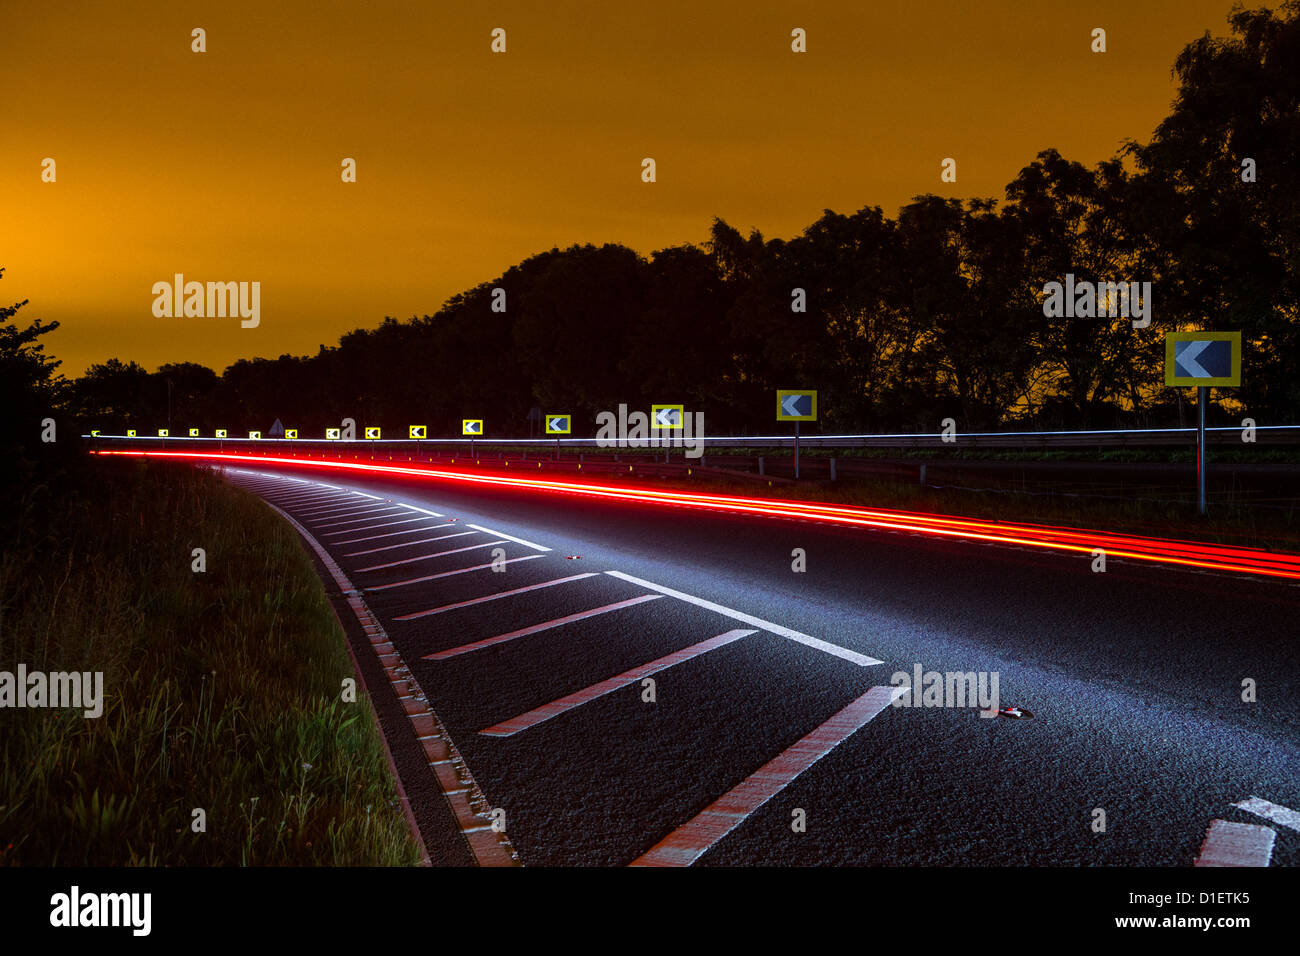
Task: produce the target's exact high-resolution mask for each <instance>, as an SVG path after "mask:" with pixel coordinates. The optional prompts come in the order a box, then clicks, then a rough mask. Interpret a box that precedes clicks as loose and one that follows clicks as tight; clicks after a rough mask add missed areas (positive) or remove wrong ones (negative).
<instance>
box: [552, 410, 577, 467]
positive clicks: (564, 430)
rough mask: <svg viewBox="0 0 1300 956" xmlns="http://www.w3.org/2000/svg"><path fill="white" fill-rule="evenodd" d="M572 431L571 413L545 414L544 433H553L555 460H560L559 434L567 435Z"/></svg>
mask: <svg viewBox="0 0 1300 956" xmlns="http://www.w3.org/2000/svg"><path fill="white" fill-rule="evenodd" d="M572 431H573V416H572V415H547V416H546V434H548V435H555V436H556V438H555V460H556V461H559V460H560V438H559V436H560V435H567V434H569V433H570V432H572Z"/></svg>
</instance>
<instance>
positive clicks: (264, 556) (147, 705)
mask: <svg viewBox="0 0 1300 956" xmlns="http://www.w3.org/2000/svg"><path fill="white" fill-rule="evenodd" d="M70 487H71V490H70V491H69V492H68V493H65V494H64V495H62V496H61V497H60V499H59V500H57V501H54V502H49V503H47V506H46V507H44V508H43V509H39V510H40V511H41V512H42V514H43V515H44V517H42V518H40V519H39V520H38V521H32V520H27V521H26V522H25V523H24V525H23V526H22V527H20V529H19V530H18V532H17V533H16V535H15V536H13V538H12V540H9V541H6V542H5V550H4V552H3V555H2V556H0V670H8V671H13V670H14V669H15V667H16V665H17V664H18V663H20V662H21V663H25V664H26V665H27V666H28V669H29V670H42V671H62V670H80V671H103V672H104V697H105V703H104V712H103V715H102V716H101V717H99V718H98V719H88V718H86V717H84V716H83V714H82V711H80V710H53V709H43V710H35V709H22V710H13V709H8V708H5V709H0V863H4V864H10V865H24V864H26V865H122V864H145V865H220V864H244V865H281V864H285V865H329V864H342V865H349V864H359V865H407V864H414V863H415V862H417V860H418V850H417V848H416V845H415V843H414V842H413V840H412V838H411V835H410V833H409V832H408V830H407V826H406V822H405V818H404V816H403V814H402V812H401V809H400V807H399V805H398V803H397V798H396V793H395V788H394V785H393V781H392V779H391V777H390V775H389V771H388V766H387V763H386V761H385V759H384V756H383V750H382V746H381V743H380V739H379V736H378V730H377V728H376V727H375V725H374V720H373V718H372V716H371V714H370V711H369V709H368V708H367V706H366V704H365V703H364V700H360V701H358V702H357V703H344V702H342V700H341V693H340V692H341V688H342V682H343V680H344V679H345V678H347V677H351V676H353V670H352V666H351V663H350V661H349V659H348V656H347V652H346V650H345V647H344V636H343V634H342V631H341V630H340V628H339V625H338V622H337V621H336V620H335V618H334V615H333V612H332V611H331V609H330V607H329V604H328V602H327V600H326V598H325V595H324V591H323V589H322V586H321V584H320V582H319V579H318V578H317V576H316V574H315V572H314V570H313V568H312V566H311V563H310V561H309V560H308V558H307V556H306V554H305V552H304V551H303V549H302V547H301V546H300V544H299V542H298V540H297V538H296V536H295V534H294V533H293V531H292V530H291V529H289V528H288V527H287V526H286V525H285V524H284V523H283V522H282V521H280V520H278V519H277V518H276V516H275V515H274V514H273V513H272V512H271V511H270V510H269V509H268V508H267V507H266V506H265V505H264V504H263V503H261V502H260V501H259V500H258V499H256V498H255V497H253V496H252V495H249V494H247V493H246V492H243V491H240V490H237V489H235V488H232V487H230V486H229V485H226V484H224V483H223V482H222V481H220V480H219V479H218V478H216V477H215V476H213V475H211V474H209V473H206V472H202V471H199V470H196V469H191V468H188V467H183V466H182V467H175V466H171V465H166V464H163V465H160V464H157V463H148V464H146V463H139V462H109V461H102V460H100V461H95V462H93V463H88V464H87V465H86V469H85V471H84V472H83V473H82V474H81V475H79V476H78V477H77V479H76V480H74V481H73V482H71V485H70ZM195 548H203V549H205V550H206V559H207V570H206V571H205V572H202V573H196V572H194V571H193V570H191V562H192V560H193V559H192V556H191V554H192V551H193V549H195ZM196 809H202V810H203V811H204V813H205V814H206V832H195V829H194V826H193V824H194V821H195V820H196V816H195V815H194V813H193V811H194V810H196Z"/></svg>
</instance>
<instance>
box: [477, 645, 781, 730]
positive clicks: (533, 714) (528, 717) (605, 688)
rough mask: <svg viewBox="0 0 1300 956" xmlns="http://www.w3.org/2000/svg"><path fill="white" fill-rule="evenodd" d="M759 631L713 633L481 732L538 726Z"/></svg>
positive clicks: (525, 728)
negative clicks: (711, 635)
mask: <svg viewBox="0 0 1300 956" xmlns="http://www.w3.org/2000/svg"><path fill="white" fill-rule="evenodd" d="M757 633H758V632H757V631H752V630H743V629H738V630H734V631H727V633H725V634H719V635H718V636H717V637H711V638H709V639H708V640H707V641H700V642H699V643H698V644H692V645H691V646H690V647H684V648H682V649H681V650H680V651H673V653H671V654H667V655H665V656H664V657H661V658H659V659H658V660H654V661H651V662H650V663H648V664H639V665H637V666H636V667H633V668H632V669H631V670H627V671H624V672H623V673H621V674H619V675H618V676H617V677H611V678H609V679H608V680H603V681H600V682H599V683H596V684H592V685H591V686H590V687H584V688H583V689H582V690H579V691H575V692H574V693H572V694H567V695H566V696H564V697H561V698H560V699H559V700H553V701H551V702H550V703H549V704H543V705H542V706H541V707H537V708H534V709H533V710H530V711H527V712H526V713H523V714H520V715H519V716H518V717H511V718H510V719H509V720H503V721H501V723H499V724H493V725H492V726H491V727H489V728H487V729H486V730H480V731H479V733H480V734H483V735H485V736H488V737H509V736H511V735H513V734H517V733H519V732H520V731H521V730H527V729H528V728H530V727H536V726H537V725H538V724H540V723H542V722H543V721H547V720H550V719H551V718H552V717H558V716H560V714H563V713H566V712H568V711H570V710H573V709H574V708H575V707H580V706H582V705H583V704H586V703H588V702H590V701H593V700H595V699H597V698H598V697H603V696H605V695H606V694H611V693H613V692H614V691H616V690H619V689H621V688H623V687H627V686H628V685H629V684H635V683H636V682H637V681H639V680H641V679H643V678H646V677H649V676H650V675H651V674H657V673H659V672H660V671H663V670H667V669H668V668H670V667H672V666H673V665H674V664H680V663H682V662H683V661H689V660H691V659H692V658H695V657H699V656H700V655H701V654H706V653H708V652H709V651H711V650H714V649H715V648H718V647H722V646H723V645H724V644H730V643H731V642H732V641H738V640H740V639H741V638H742V637H747V636H748V635H750V634H757Z"/></svg>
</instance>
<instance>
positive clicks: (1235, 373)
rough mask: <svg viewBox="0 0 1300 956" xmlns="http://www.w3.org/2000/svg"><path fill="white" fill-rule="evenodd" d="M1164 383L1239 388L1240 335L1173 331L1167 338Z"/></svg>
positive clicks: (1235, 333)
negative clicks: (1236, 386)
mask: <svg viewBox="0 0 1300 956" xmlns="http://www.w3.org/2000/svg"><path fill="white" fill-rule="evenodd" d="M1165 384H1166V385H1170V386H1184V385H1218V386H1222V385H1240V384H1241V333H1240V332H1170V333H1169V334H1167V335H1166V336H1165Z"/></svg>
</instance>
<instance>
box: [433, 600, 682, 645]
mask: <svg viewBox="0 0 1300 956" xmlns="http://www.w3.org/2000/svg"><path fill="white" fill-rule="evenodd" d="M660 597H661V595H658V594H642V595H641V596H639V597H634V598H628V599H627V600H626V601H617V602H615V603H613V604H606V605H604V606H602V607H593V608H592V609H591V610H588V611H579V612H578V613H577V614H567V615H565V616H564V617H557V618H555V619H554V620H550V621H543V622H542V623H541V624H533V625H531V626H530V627H521V628H520V629H519V630H517V631H507V632H506V633H505V634H498V635H497V636H496V637H488V638H485V639H483V640H481V641H475V642H474V643H473V644H462V645H461V646H460V647H453V648H450V649H449V650H445V651H438V652H437V653H434V654H426V655H424V659H425V660H426V661H442V660H446V659H447V658H449V657H457V656H458V655H460V654H468V653H470V652H471V651H478V650H482V649H483V648H485V647H492V646H493V645H495V644H503V643H505V642H506V641H513V640H514V639H515V638H518V637H527V636H528V635H530V634H537V633H539V632H541V631H549V630H550V629H551V628H554V627H562V626H563V625H565V624H572V623H573V622H574V621H582V620H586V619H587V618H589V617H595V616H596V615H598V614H608V613H609V612H611V611H620V610H622V609H623V608H625V607H632V606H633V605H636V604H644V603H645V602H646V601H657V600H659V598H660Z"/></svg>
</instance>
